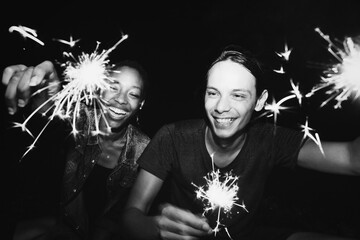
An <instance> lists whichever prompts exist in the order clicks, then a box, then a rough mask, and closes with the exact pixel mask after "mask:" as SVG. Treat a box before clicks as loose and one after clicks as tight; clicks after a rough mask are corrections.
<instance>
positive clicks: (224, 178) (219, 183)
mask: <svg viewBox="0 0 360 240" xmlns="http://www.w3.org/2000/svg"><path fill="white" fill-rule="evenodd" d="M213 157H214V153H213V154H212V155H211V160H212V164H213V165H212V166H213V170H212V172H209V173H208V174H207V175H206V176H205V177H204V179H205V181H206V185H205V186H197V185H195V184H194V183H192V185H193V186H195V187H196V191H195V193H196V198H197V199H200V200H202V201H203V202H204V204H205V206H204V212H203V215H205V214H206V213H207V212H209V211H211V212H214V211H216V210H217V221H216V226H215V228H214V229H213V232H214V234H215V236H216V233H217V232H219V231H220V230H221V226H223V227H224V229H225V231H226V233H227V234H228V236H229V237H230V238H231V236H230V234H229V231H228V229H227V227H226V226H224V224H222V223H221V222H220V215H221V213H225V214H226V215H227V214H229V213H231V210H232V208H233V207H234V206H239V207H241V208H243V209H244V210H245V211H246V212H249V211H248V210H247V209H246V206H245V204H244V202H242V204H238V203H237V201H238V200H239V198H238V196H237V192H238V190H239V187H238V185H237V181H238V178H239V177H238V176H234V175H232V174H231V172H230V173H229V172H228V173H225V174H224V175H222V174H221V173H220V170H219V169H217V170H216V171H215V167H214V159H213Z"/></svg>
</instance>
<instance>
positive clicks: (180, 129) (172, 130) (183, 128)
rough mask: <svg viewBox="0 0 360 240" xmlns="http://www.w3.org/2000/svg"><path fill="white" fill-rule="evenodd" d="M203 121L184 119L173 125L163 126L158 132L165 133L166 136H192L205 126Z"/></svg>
mask: <svg viewBox="0 0 360 240" xmlns="http://www.w3.org/2000/svg"><path fill="white" fill-rule="evenodd" d="M205 124H206V123H205V121H204V120H203V119H186V120H180V121H176V122H173V123H168V124H165V125H164V126H163V127H161V129H160V130H159V132H163V133H164V132H167V133H168V134H175V135H178V134H180V135H183V134H185V135H186V134H193V133H196V132H198V131H200V130H201V129H202V128H203V127H204V126H205Z"/></svg>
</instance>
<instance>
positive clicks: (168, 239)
mask: <svg viewBox="0 0 360 240" xmlns="http://www.w3.org/2000/svg"><path fill="white" fill-rule="evenodd" d="M160 237H161V239H163V240H196V239H199V238H198V237H195V236H182V235H179V234H177V233H173V232H168V231H161V232H160Z"/></svg>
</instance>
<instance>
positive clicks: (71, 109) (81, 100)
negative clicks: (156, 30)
mask: <svg viewBox="0 0 360 240" xmlns="http://www.w3.org/2000/svg"><path fill="white" fill-rule="evenodd" d="M127 38H128V35H123V36H122V38H121V39H120V40H119V41H118V42H117V43H116V44H115V45H114V46H113V47H111V48H110V49H108V50H103V51H102V52H100V53H99V52H98V47H99V44H100V43H99V42H97V46H96V49H95V51H94V52H92V53H91V54H88V53H84V52H83V53H82V54H80V55H79V56H78V57H77V58H75V57H74V56H73V54H72V53H66V54H64V55H65V56H68V57H71V60H68V61H66V62H65V63H63V64H61V66H62V67H64V68H65V70H64V72H63V75H64V80H63V82H64V84H62V89H61V90H60V91H58V92H56V93H55V94H53V95H52V96H51V97H50V98H49V99H48V100H46V101H45V102H44V103H42V104H41V105H40V106H39V107H38V108H36V109H35V110H34V111H33V112H32V113H31V114H30V115H29V116H28V117H27V118H26V119H25V121H24V122H23V123H16V124H15V126H16V127H21V129H22V130H23V131H27V132H28V133H29V134H30V135H32V134H31V132H30V131H29V130H28V129H27V128H26V124H27V123H28V122H29V121H30V119H31V118H32V117H33V116H34V114H35V113H37V112H39V111H40V109H42V108H43V107H45V106H46V105H48V104H51V106H50V107H49V108H48V109H47V111H46V112H45V113H43V115H50V116H49V122H50V121H51V120H53V119H54V118H55V117H58V118H60V119H64V120H68V121H69V122H70V123H71V125H72V131H71V132H72V134H73V135H74V136H75V135H77V134H78V133H79V132H80V131H79V130H78V129H76V126H77V123H78V119H79V116H80V115H81V113H84V111H89V112H92V113H93V115H94V119H92V118H91V119H90V117H89V116H88V118H89V119H88V121H89V122H92V124H93V126H92V127H93V128H92V129H94V130H92V131H91V132H89V133H90V134H91V135H98V134H107V133H109V132H110V129H111V128H110V126H109V124H108V122H107V120H106V117H105V113H106V111H107V110H106V107H105V106H104V104H106V103H107V102H106V100H104V99H102V98H101V91H102V90H104V89H110V83H111V82H113V81H114V80H113V79H112V78H111V76H110V73H111V72H110V70H109V66H110V61H109V59H108V57H109V54H110V53H111V52H112V51H113V50H114V49H115V48H116V47H117V46H118V45H119V44H120V43H121V42H122V41H124V40H125V39H127ZM57 87H58V86H54V85H51V84H49V85H48V86H46V87H44V88H41V89H39V90H38V91H36V92H34V94H33V95H32V96H31V97H33V96H35V95H37V94H39V93H40V92H42V91H45V90H48V91H49V92H51V91H53V89H54V88H57ZM99 116H101V117H102V118H103V119H104V122H105V125H106V127H107V132H102V131H100V127H99V119H98V117H99ZM49 122H48V123H49ZM48 123H47V124H46V126H47V125H48ZM46 126H45V128H46ZM45 128H44V129H43V130H42V131H41V132H40V134H39V135H38V136H37V137H36V139H35V141H34V142H33V144H32V145H31V146H29V150H28V151H30V150H31V149H32V148H33V147H34V143H35V142H36V141H37V139H38V138H39V136H40V135H41V134H42V132H43V131H44V130H45ZM32 136H33V135H32ZM28 151H27V152H28ZM27 152H26V153H27ZM26 153H25V154H24V156H25V155H26ZM24 156H23V157H24Z"/></svg>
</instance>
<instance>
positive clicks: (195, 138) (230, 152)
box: [123, 49, 360, 240]
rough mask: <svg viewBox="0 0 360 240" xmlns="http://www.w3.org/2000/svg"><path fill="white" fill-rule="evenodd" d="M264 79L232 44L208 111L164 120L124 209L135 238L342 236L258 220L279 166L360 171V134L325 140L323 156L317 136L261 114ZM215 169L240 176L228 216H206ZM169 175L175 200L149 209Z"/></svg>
mask: <svg viewBox="0 0 360 240" xmlns="http://www.w3.org/2000/svg"><path fill="white" fill-rule="evenodd" d="M263 80H264V79H263V72H262V70H261V67H260V64H259V63H258V62H257V60H256V59H255V58H253V57H252V55H250V54H248V53H246V52H243V51H239V50H237V49H226V50H225V51H223V52H222V53H221V55H220V56H219V57H218V58H217V59H216V60H215V61H214V62H213V64H212V65H211V66H210V69H209V71H208V75H207V82H206V90H205V95H204V103H205V112H206V117H205V118H204V119H195V120H185V121H179V122H175V123H172V124H168V125H165V126H164V127H162V128H161V129H160V130H159V131H158V132H157V134H156V135H155V136H154V138H153V139H152V140H151V142H150V143H149V145H148V146H147V147H146V149H145V150H144V152H143V154H142V156H141V157H140V158H139V166H140V168H141V170H140V173H139V176H138V178H137V180H136V182H135V185H134V187H133V189H132V192H131V194H130V198H129V201H128V203H127V207H126V209H125V214H124V215H123V224H124V225H125V226H126V228H127V230H128V233H129V234H130V237H131V238H133V239H159V238H160V239H213V238H216V239H242V240H260V239H261V240H263V239H267V240H269V239H272V240H275V239H276V240H298V239H307V240H309V239H317V240H321V239H328V240H329V239H333V240H335V239H337V240H339V239H344V238H340V237H336V236H328V235H325V234H321V233H308V232H297V231H295V230H292V229H269V228H265V227H264V226H259V225H257V222H256V219H257V214H258V212H259V206H260V202H261V198H262V196H263V192H264V188H265V184H266V182H267V180H268V177H269V175H270V173H271V171H272V170H273V169H274V168H275V167H287V168H294V167H295V166H296V165H299V166H301V167H307V168H311V169H315V170H318V171H324V172H329V173H341V174H348V175H359V173H360V151H359V149H360V138H357V139H355V140H354V141H353V142H331V143H330V142H323V150H324V153H325V156H326V157H324V155H322V153H321V152H320V150H319V148H318V147H317V145H316V144H315V143H314V142H313V141H307V140H305V141H304V139H303V133H302V132H300V131H295V130H292V129H288V128H284V127H280V126H277V127H276V131H274V130H275V126H274V124H273V123H266V122H261V121H259V120H255V119H256V118H253V114H254V112H257V111H261V110H262V109H263V107H264V104H265V101H266V99H267V96H268V92H267V90H266V89H265V88H264V84H263ZM214 171H216V172H217V171H219V174H220V177H219V180H223V179H226V176H229V175H231V176H234V178H233V179H237V182H236V183H235V184H237V187H238V188H237V189H238V191H237V193H236V198H235V199H236V201H235V204H234V205H233V207H232V208H231V209H230V211H229V212H227V213H226V214H225V213H224V212H221V211H220V212H219V211H207V212H206V214H205V215H203V213H204V209H205V205H204V202H203V201H201V199H200V200H199V199H198V196H197V192H198V191H197V190H198V188H197V186H200V189H202V190H203V191H206V189H207V187H209V186H208V184H209V182H208V181H207V179H206V176H209V173H213V172H214ZM211 176H215V175H211ZM165 181H167V182H168V183H169V184H170V192H169V193H168V194H169V203H167V204H165V205H164V206H163V207H162V208H161V210H160V212H159V214H158V215H156V216H151V215H149V214H148V212H149V209H150V207H151V205H152V202H153V200H154V199H155V196H156V195H157V194H158V192H159V190H160V189H161V187H162V185H163V183H164V182H165ZM216 197H217V196H216ZM208 200H210V201H211V199H208ZM243 205H245V206H246V208H245V209H242V208H241V206H243ZM239 206H240V207H239ZM212 210H214V209H212ZM216 210H217V209H216ZM218 213H220V215H219V214H218ZM218 227H219V228H218ZM139 228H141V231H139Z"/></svg>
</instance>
